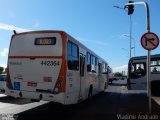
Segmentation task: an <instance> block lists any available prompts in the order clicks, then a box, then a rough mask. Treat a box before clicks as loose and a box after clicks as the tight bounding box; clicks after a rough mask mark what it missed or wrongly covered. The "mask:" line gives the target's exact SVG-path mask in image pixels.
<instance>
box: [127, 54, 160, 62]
mask: <svg viewBox="0 0 160 120" xmlns="http://www.w3.org/2000/svg"><path fill="white" fill-rule="evenodd" d="M157 57H159V58H160V54H155V55H151V58H157ZM142 59H147V56H137V57H132V58H130V61H132V60H142Z"/></svg>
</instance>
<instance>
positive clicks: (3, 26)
mask: <svg viewBox="0 0 160 120" xmlns="http://www.w3.org/2000/svg"><path fill="white" fill-rule="evenodd" d="M0 29H1V30H8V31H13V30H16V31H17V32H25V31H31V30H29V29H25V28H20V27H16V26H14V25H10V24H6V23H1V22H0Z"/></svg>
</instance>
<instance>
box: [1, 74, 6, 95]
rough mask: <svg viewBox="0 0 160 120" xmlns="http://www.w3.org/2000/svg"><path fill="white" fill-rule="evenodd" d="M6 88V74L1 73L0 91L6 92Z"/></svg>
mask: <svg viewBox="0 0 160 120" xmlns="http://www.w3.org/2000/svg"><path fill="white" fill-rule="evenodd" d="M5 89H6V74H0V91H1V92H5Z"/></svg>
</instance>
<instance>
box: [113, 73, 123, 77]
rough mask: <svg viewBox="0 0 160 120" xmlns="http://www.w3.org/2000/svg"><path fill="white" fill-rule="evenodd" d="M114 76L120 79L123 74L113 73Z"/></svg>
mask: <svg viewBox="0 0 160 120" xmlns="http://www.w3.org/2000/svg"><path fill="white" fill-rule="evenodd" d="M114 76H116V77H122V76H123V74H122V73H120V72H116V73H114Z"/></svg>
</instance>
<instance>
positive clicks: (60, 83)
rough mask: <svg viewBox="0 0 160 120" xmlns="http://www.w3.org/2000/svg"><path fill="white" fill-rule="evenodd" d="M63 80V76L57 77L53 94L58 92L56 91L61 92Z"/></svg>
mask: <svg viewBox="0 0 160 120" xmlns="http://www.w3.org/2000/svg"><path fill="white" fill-rule="evenodd" d="M63 81H64V78H63V77H62V76H61V77H58V79H57V83H56V85H55V87H54V91H53V93H54V94H58V93H60V92H62V86H63Z"/></svg>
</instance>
